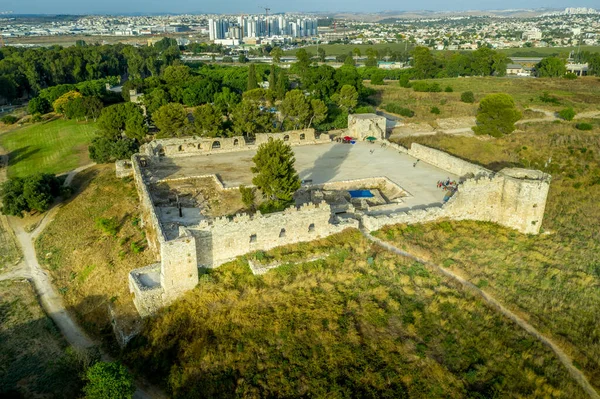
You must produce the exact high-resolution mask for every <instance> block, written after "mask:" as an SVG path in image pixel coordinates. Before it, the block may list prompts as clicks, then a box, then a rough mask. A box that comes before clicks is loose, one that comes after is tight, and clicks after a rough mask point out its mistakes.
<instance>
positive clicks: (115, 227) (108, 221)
mask: <svg viewBox="0 0 600 399" xmlns="http://www.w3.org/2000/svg"><path fill="white" fill-rule="evenodd" d="M96 227H97V228H98V230H100V231H101V232H102V233H104V234H106V235H107V236H111V237H114V236H116V235H117V233H118V231H119V222H118V221H117V219H116V218H97V219H96Z"/></svg>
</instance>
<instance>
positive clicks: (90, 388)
mask: <svg viewBox="0 0 600 399" xmlns="http://www.w3.org/2000/svg"><path fill="white" fill-rule="evenodd" d="M85 377H86V380H87V384H86V386H85V387H84V389H83V391H84V392H85V397H86V399H131V398H132V397H133V393H134V392H135V385H134V383H133V377H132V376H131V375H130V374H129V372H128V371H127V369H126V368H125V367H124V366H123V365H121V364H119V363H117V362H98V363H96V364H94V365H93V366H92V367H90V368H89V369H88V370H87V372H86V374H85Z"/></svg>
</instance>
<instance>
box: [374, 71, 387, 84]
mask: <svg viewBox="0 0 600 399" xmlns="http://www.w3.org/2000/svg"><path fill="white" fill-rule="evenodd" d="M384 77H385V74H384V73H382V72H376V73H374V74H373V75H372V76H371V84H373V85H383V78H384Z"/></svg>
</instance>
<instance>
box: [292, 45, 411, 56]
mask: <svg viewBox="0 0 600 399" xmlns="http://www.w3.org/2000/svg"><path fill="white" fill-rule="evenodd" d="M303 48H304V49H305V50H306V51H308V52H309V53H312V54H314V55H316V54H317V46H316V45H314V46H306V47H303ZM319 48H322V49H323V50H325V54H326V55H340V54H348V53H351V52H352V51H353V50H354V49H355V48H358V49H360V52H361V55H366V52H367V49H369V48H372V49H374V50H383V49H385V48H389V49H390V50H391V51H404V50H405V49H406V48H408V51H410V50H411V45H410V44H408V47H406V45H405V44H404V43H381V44H319ZM296 51H298V49H293V50H287V51H285V54H286V55H295V54H296Z"/></svg>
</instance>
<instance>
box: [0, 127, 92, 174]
mask: <svg viewBox="0 0 600 399" xmlns="http://www.w3.org/2000/svg"><path fill="white" fill-rule="evenodd" d="M94 132H95V127H94V124H93V123H83V122H75V121H68V120H63V119H56V120H53V121H50V122H43V123H37V124H34V125H29V126H25V127H22V128H18V129H15V130H12V131H9V132H7V133H4V134H2V135H0V147H3V148H4V149H5V150H6V151H8V153H9V154H10V160H9V165H8V176H9V177H14V176H27V175H29V174H32V173H36V172H46V173H61V172H66V171H69V170H71V169H75V168H77V167H78V166H81V165H85V164H87V163H89V162H90V160H89V158H88V149H87V146H88V144H89V143H90V142H91V140H92V138H93V137H94Z"/></svg>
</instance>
